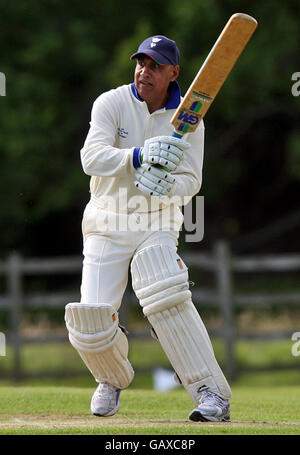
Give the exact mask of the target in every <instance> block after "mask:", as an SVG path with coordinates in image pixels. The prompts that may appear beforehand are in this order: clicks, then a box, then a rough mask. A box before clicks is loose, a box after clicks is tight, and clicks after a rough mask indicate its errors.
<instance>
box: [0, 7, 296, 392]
mask: <svg viewBox="0 0 300 455" xmlns="http://www.w3.org/2000/svg"><path fill="white" fill-rule="evenodd" d="M235 12H245V13H248V14H250V15H252V16H254V17H255V18H256V19H257V20H258V23H259V25H258V29H257V30H256V32H255V34H254V36H253V38H252V39H251V41H250V43H249V44H248V46H247V48H246V50H245V52H244V53H243V54H242V56H241V57H240V59H239V61H238V63H237V65H236V67H235V68H234V70H233V71H232V73H231V75H230V76H229V78H228V80H227V81H226V83H225V84H224V86H223V87H222V90H221V91H220V93H219V94H218V97H217V99H216V101H215V103H214V104H213V106H212V108H211V109H210V110H209V112H208V114H207V116H206V119H205V126H206V146H205V159H204V169H203V185H202V188H201V191H200V193H199V195H201V196H204V200H205V233H204V238H203V240H202V241H201V242H190V243H185V242H184V239H185V232H184V231H183V232H182V235H181V238H180V248H179V251H180V253H181V254H182V256H183V257H184V259H186V262H187V265H188V266H189V267H190V273H191V280H192V281H193V282H194V283H195V286H194V295H195V298H194V300H195V304H196V305H197V308H198V309H199V311H200V314H201V316H202V317H203V320H204V322H205V323H206V324H207V327H208V329H209V331H210V334H211V336H212V337H213V342H214V347H215V350H216V355H217V357H218V359H219V360H220V363H221V364H222V365H223V366H224V369H225V370H226V371H227V372H228V374H229V376H230V377H231V378H232V380H236V381H246V382H247V381H248V382H252V383H254V384H258V383H259V382H260V381H261V382H263V381H265V382H267V383H268V382H269V381H277V382H278V383H283V384H288V383H294V382H295V383H298V382H299V378H300V374H299V372H300V358H299V357H297V356H296V355H292V346H293V343H294V342H295V340H297V336H295V339H294V341H292V340H291V337H292V334H293V333H296V332H297V330H298V331H299V332H300V282H299V278H300V273H299V270H300V236H299V227H300V201H299V189H300V128H299V124H300V96H299V95H300V85H299V84H298V85H297V80H300V73H299V74H298V76H297V74H296V73H297V72H300V62H299V55H300V40H299V36H300V20H299V19H300V4H299V2H297V1H294V0H287V1H285V2H279V3H278V2H276V5H274V2H269V1H265V2H262V1H258V0H252V1H251V2H250V1H246V0H245V1H242V0H241V1H233V0H232V1H227V2H223V1H221V0H202V1H201V2H200V1H196V0H195V1H193V0H186V1H184V2H182V1H180V0H164V1H163V2H162V1H161V0H142V1H141V0H139V1H135V0H129V1H126V2H125V1H120V0H112V1H110V2H100V1H97V0H87V1H85V2H83V1H79V0H73V1H72V2H60V1H55V0H52V1H50V0H44V1H40V2H35V1H33V0H23V1H20V2H6V1H3V0H0V17H1V28H0V37H1V47H0V72H2V73H3V74H5V77H6V95H5V96H1V97H0V132H1V136H0V137H1V141H0V153H1V166H0V175H1V178H0V198H1V204H0V232H1V237H0V292H1V296H0V332H2V333H4V334H5V335H6V340H7V349H6V356H2V357H0V379H1V378H2V379H3V380H11V379H14V380H19V381H20V380H26V378H30V377H31V376H32V375H33V374H34V375H35V376H36V377H38V376H41V377H44V378H46V379H45V380H49V381H53V380H55V381H58V380H61V381H62V382H63V383H65V384H67V383H68V381H73V382H72V383H74V381H76V380H78V381H79V379H76V378H80V381H82V382H80V384H85V383H87V384H89V385H91V384H93V382H92V380H91V378H90V377H89V376H88V375H87V374H86V371H85V368H84V367H83V366H82V364H81V361H80V360H79V359H78V356H77V354H76V352H75V351H74V350H73V349H72V348H71V347H70V346H69V344H68V343H67V342H66V331H65V328H64V323H63V315H64V306H65V304H66V303H68V302H69V301H70V299H74V300H76V299H78V297H79V286H80V281H81V277H80V267H81V251H82V239H81V218H82V213H83V210H84V207H85V205H86V203H87V202H88V200H89V177H88V176H86V175H85V174H84V173H83V171H82V168H81V163H80V155H79V152H80V149H81V147H82V145H83V142H84V140H85V137H86V134H87V132H88V128H89V121H90V112H91V107H92V103H93V102H94V100H95V99H96V98H97V97H98V96H99V94H101V93H102V92H104V91H106V90H109V89H111V88H114V87H117V86H119V85H122V84H128V83H130V82H132V80H133V72H134V62H132V61H131V60H130V55H131V54H132V53H133V52H134V51H135V50H136V49H137V47H138V45H139V43H140V42H141V41H142V40H144V39H145V38H146V37H147V36H150V35H153V34H163V35H167V36H168V37H170V38H172V39H174V40H175V41H176V42H177V44H178V46H179V48H180V50H181V74H180V77H179V83H180V86H181V89H182V94H184V93H185V91H186V90H187V88H188V86H189V84H190V83H191V81H192V79H193V78H194V76H195V74H196V72H197V71H198V69H199V67H200V66H201V64H202V63H203V61H204V59H205V57H206V56H207V54H208V52H209V51H210V49H211V47H212V45H213V44H214V42H215V40H216V38H217V37H218V35H219V33H220V32H221V30H222V28H223V26H224V25H225V23H226V22H227V20H228V18H229V17H230V16H231V15H232V14H233V13H235ZM121 319H122V320H123V322H126V324H127V326H128V327H129V329H130V335H129V336H132V350H131V356H132V357H131V360H132V362H133V363H134V364H135V366H136V367H137V371H139V372H140V373H139V374H137V376H136V379H135V383H134V384H135V385H136V386H137V387H139V386H145V385H147V386H149V387H152V385H153V382H152V375H151V372H153V368H156V367H159V366H163V367H165V368H168V362H167V361H166V358H165V357H164V355H163V354H162V352H161V349H160V347H159V346H158V344H157V343H155V341H154V340H152V339H149V338H144V331H145V328H146V327H145V326H146V322H145V320H144V319H143V317H142V315H141V310H140V308H139V306H138V304H137V301H136V299H135V298H134V296H132V293H131V290H130V289H129V290H128V293H127V294H126V296H125V299H124V305H123V308H122V311H121ZM148 328H149V327H148ZM148 328H147V333H148ZM299 337H300V335H299ZM24 339H25V340H24ZM24 341H26V343H24ZM145 351H146V352H147V353H149V357H147V358H145ZM295 352H296V351H295V350H294V354H295ZM299 353H300V352H299ZM283 368H284V371H282V370H283ZM250 369H251V371H253V374H256V376H255V380H253V379H251V378H253V377H251V376H250V373H247V371H248V370H249V371H250ZM71 370H74V374H72V373H71ZM75 370H76V374H75ZM270 370H271V371H272V372H271V373H268V371H270ZM68 372H69V378H68V379H65V378H63V379H59V377H60V376H65V375H67V374H68ZM243 372H244V375H243ZM274 372H276V374H275V373H274ZM246 373H247V374H246ZM251 374H252V373H251ZM47 378H49V379H47ZM31 380H32V379H31ZM78 383H79V382H78Z"/></svg>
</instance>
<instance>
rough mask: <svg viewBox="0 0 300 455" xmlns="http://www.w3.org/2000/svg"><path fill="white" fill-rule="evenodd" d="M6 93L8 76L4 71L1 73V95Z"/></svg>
mask: <svg viewBox="0 0 300 455" xmlns="http://www.w3.org/2000/svg"><path fill="white" fill-rule="evenodd" d="M5 95H6V77H5V74H4V73H0V96H5Z"/></svg>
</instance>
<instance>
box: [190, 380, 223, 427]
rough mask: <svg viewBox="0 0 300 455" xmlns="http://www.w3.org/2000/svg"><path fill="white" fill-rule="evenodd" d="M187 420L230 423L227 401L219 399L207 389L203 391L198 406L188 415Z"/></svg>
mask: <svg viewBox="0 0 300 455" xmlns="http://www.w3.org/2000/svg"><path fill="white" fill-rule="evenodd" d="M189 419H190V420H193V421H194V422H199V421H201V422H230V404H229V400H226V399H224V398H221V397H220V396H219V395H217V394H216V393H214V392H211V391H210V390H209V388H207V389H204V390H203V392H202V393H201V397H200V400H199V405H198V407H197V408H196V409H194V410H193V411H192V412H191V413H190V415H189Z"/></svg>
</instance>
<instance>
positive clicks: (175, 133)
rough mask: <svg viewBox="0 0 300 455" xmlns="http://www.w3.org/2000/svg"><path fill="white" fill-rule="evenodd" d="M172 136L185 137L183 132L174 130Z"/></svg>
mask: <svg viewBox="0 0 300 455" xmlns="http://www.w3.org/2000/svg"><path fill="white" fill-rule="evenodd" d="M172 136H173V137H178V139H181V138H182V137H183V134H179V133H177V132H176V131H173V133H172Z"/></svg>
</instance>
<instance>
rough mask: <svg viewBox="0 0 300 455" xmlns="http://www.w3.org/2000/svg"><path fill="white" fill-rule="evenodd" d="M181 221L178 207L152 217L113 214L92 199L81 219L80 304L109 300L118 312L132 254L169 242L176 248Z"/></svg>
mask: <svg viewBox="0 0 300 455" xmlns="http://www.w3.org/2000/svg"><path fill="white" fill-rule="evenodd" d="M171 212H172V213H171ZM110 215H111V217H110V219H109V221H108V217H109V216H110ZM182 222H183V215H182V212H181V211H180V209H179V208H176V209H175V210H174V208H173V210H170V208H167V209H164V210H161V211H157V212H155V213H154V214H153V213H152V214H151V220H150V217H149V214H148V213H139V214H135V213H132V214H125V213H114V214H113V213H111V212H108V211H105V210H103V209H102V208H101V206H99V205H98V204H97V203H96V202H95V201H93V200H91V201H90V202H89V203H88V204H87V206H86V209H85V211H84V216H83V222H82V232H83V242H84V243H83V255H84V260H83V268H82V282H81V288H80V290H81V303H109V304H110V305H113V307H114V308H115V309H116V311H118V310H119V308H120V305H121V302H122V298H123V295H124V292H125V289H126V286H127V283H128V271H129V266H130V262H131V259H132V257H133V255H134V254H135V253H136V252H137V251H139V250H140V249H142V248H145V247H148V246H151V245H168V246H169V247H171V248H174V249H175V251H176V249H177V244H178V236H179V230H180V228H181V225H182ZM120 226H121V229H122V230H119V229H118V228H119V227H120ZM158 226H159V230H158ZM170 226H171V229H169V227H170ZM139 229H140V230H139Z"/></svg>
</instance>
